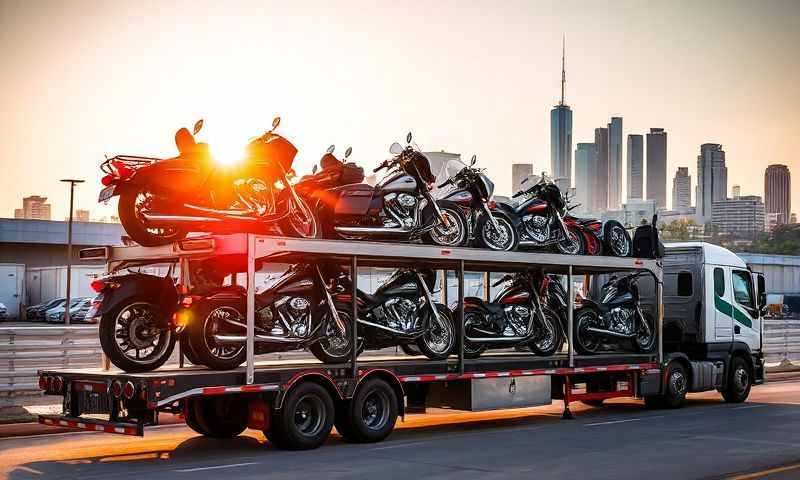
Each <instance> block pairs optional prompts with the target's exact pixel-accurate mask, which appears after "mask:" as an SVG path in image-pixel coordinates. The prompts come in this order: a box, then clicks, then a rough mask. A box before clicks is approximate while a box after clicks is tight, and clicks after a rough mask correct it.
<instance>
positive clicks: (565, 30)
mask: <svg viewBox="0 0 800 480" xmlns="http://www.w3.org/2000/svg"><path fill="white" fill-rule="evenodd" d="M731 3H733V2H713V1H709V2H703V3H702V4H693V3H687V2H670V3H665V4H657V5H641V4H637V3H636V2H621V3H619V5H618V8H616V9H614V11H613V12H611V11H610V10H609V9H606V8H603V7H602V6H601V5H591V4H589V5H587V4H584V3H582V2H566V3H561V2H536V3H528V2H513V1H512V2H508V3H506V4H504V5H503V6H502V7H501V8H497V9H491V10H489V11H487V10H486V9H484V8H481V7H480V6H478V5H474V6H468V5H467V6H462V5H460V4H458V3H453V2H449V3H448V2H444V3H439V4H436V5H427V4H425V5H423V4H414V3H412V4H404V5H402V6H395V5H392V6H389V5H382V6H375V5H370V4H368V3H361V4H358V3H353V4H351V5H350V6H348V7H347V8H346V9H345V10H346V14H345V15H340V14H339V13H341V12H340V10H341V7H334V6H330V5H325V4H324V3H313V2H303V3H300V4H292V5H282V4H263V3H260V2H259V3H248V2H241V3H240V4H239V5H238V6H237V8H236V9H231V10H230V11H228V12H225V13H224V14H219V15H216V14H210V12H211V10H210V9H211V8H212V5H211V4H208V3H203V2H193V3H185V2H179V1H178V2H174V3H170V4H159V8H158V9H154V8H152V6H148V4H146V3H145V4H141V3H137V4H126V5H123V6H114V7H112V6H110V5H106V6H103V5H102V4H96V3H83V4H79V2H73V3H70V4H69V5H67V4H59V3H55V4H44V3H39V4H37V3H33V2H27V3H4V4H3V5H2V6H0V9H2V10H0V22H2V28H1V29H0V35H2V36H3V42H0V50H1V51H2V52H3V56H4V61H5V63H4V76H3V77H2V78H0V84H1V85H2V88H0V98H2V102H3V104H4V106H5V109H6V110H5V113H6V114H5V115H4V116H3V117H2V118H0V162H2V166H3V173H4V178H5V179H6V180H7V181H6V185H5V186H6V188H4V189H3V191H1V192H0V215H2V216H12V215H13V210H14V208H18V202H19V199H20V198H22V197H24V196H27V195H31V194H41V195H46V196H48V197H49V199H50V202H51V203H52V205H53V208H54V211H53V218H63V217H64V216H65V215H66V213H67V212H66V210H67V205H68V202H67V197H68V192H67V189H64V188H62V186H61V185H59V184H58V179H59V178H63V177H65V176H75V177H78V178H83V179H85V180H86V184H84V185H82V186H81V187H78V188H77V189H76V206H79V207H80V208H90V209H92V211H95V210H96V211H97V215H99V216H101V215H111V214H114V205H113V204H111V205H109V206H103V205H98V204H97V203H96V199H97V194H98V192H99V190H100V187H101V186H100V177H101V172H100V171H99V169H98V165H99V163H100V162H101V161H102V159H103V155H104V154H109V155H113V154H116V153H129V154H141V155H153V156H162V157H168V156H171V155H174V154H175V146H174V144H173V134H174V132H175V130H177V128H179V127H182V126H191V125H192V124H193V123H194V121H195V120H197V118H200V117H202V118H204V119H205V121H206V126H205V127H204V131H203V132H202V133H201V135H200V140H201V141H207V142H209V143H210V144H211V146H212V149H214V150H217V149H219V150H221V151H225V150H226V148H227V149H230V150H229V151H236V150H237V149H241V148H242V147H243V146H244V144H245V143H246V141H247V139H248V138H249V137H251V136H253V135H256V134H258V133H260V132H263V131H264V130H266V129H267V128H268V126H269V123H270V121H271V119H272V117H273V116H275V115H280V116H281V117H282V119H283V121H282V124H281V127H280V131H281V133H283V134H285V135H286V136H287V137H288V138H290V139H291V140H292V141H293V142H294V143H295V144H296V145H297V147H298V149H299V152H300V153H299V154H298V159H297V161H296V162H295V165H294V166H295V168H296V170H297V171H298V172H299V173H304V172H308V171H310V169H311V166H312V165H313V164H314V163H316V161H317V160H318V159H319V156H320V155H321V153H322V152H323V151H324V149H325V147H327V146H328V145H329V144H331V143H336V144H337V145H339V146H344V145H353V148H354V154H353V156H352V157H351V158H352V160H353V161H356V162H357V163H359V164H361V165H362V166H364V168H365V169H368V168H372V167H374V166H375V165H377V163H378V162H380V161H381V160H383V159H384V158H386V156H387V149H388V145H389V144H390V143H391V142H393V141H395V140H399V139H402V137H403V136H404V135H405V133H406V132H408V131H409V130H411V131H412V132H413V134H414V137H415V141H416V142H417V143H418V144H419V145H420V147H421V148H423V149H424V150H427V151H436V150H439V149H442V148H444V149H447V150H448V151H456V152H461V153H462V154H463V155H464V156H465V158H468V157H469V156H471V154H473V153H475V154H477V155H478V159H479V163H480V164H482V166H486V167H488V169H489V170H488V173H489V174H490V176H491V177H492V178H493V179H496V182H497V190H498V192H501V193H507V192H509V191H510V190H511V188H510V187H511V178H510V176H509V174H508V172H509V169H510V165H511V164H512V163H518V162H531V163H533V165H534V167H533V170H534V171H542V170H548V165H549V164H550V153H551V152H550V147H551V146H550V132H549V130H548V121H549V116H548V113H549V111H550V110H551V109H552V106H553V103H554V102H553V99H554V97H555V96H556V95H557V90H556V89H557V88H558V87H557V84H558V81H559V73H560V72H558V68H557V65H559V63H560V60H561V58H560V56H561V51H560V50H561V43H562V35H566V37H567V38H568V39H569V41H570V62H569V69H570V88H569V104H570V105H571V108H572V109H573V115H574V118H573V126H572V127H573V128H572V131H573V143H577V142H590V141H592V140H593V138H592V134H593V130H594V128H595V127H596V126H599V125H605V124H606V123H607V122H608V119H609V118H610V116H611V115H620V116H622V117H624V118H625V132H624V133H629V132H636V133H642V134H643V133H645V132H647V131H649V128H650V127H652V126H661V127H663V128H665V129H666V130H667V131H668V132H669V135H670V136H669V157H668V161H667V171H669V172H671V171H674V169H675V168H677V167H678V166H688V167H689V173H690V174H691V175H692V176H693V177H695V178H697V172H696V170H695V165H694V161H693V159H695V158H696V156H697V146H698V145H700V144H702V143H706V142H709V141H711V142H718V143H721V144H724V145H725V147H726V151H727V153H728V168H729V176H730V178H731V180H735V181H736V182H737V183H740V184H741V185H742V190H743V191H744V192H748V193H756V194H760V195H763V192H762V189H763V178H761V175H757V176H756V175H752V174H751V173H752V168H753V166H754V165H757V166H758V170H759V171H763V169H764V168H766V166H767V165H769V164H772V163H780V164H785V165H788V166H789V168H790V170H794V171H797V169H798V162H800V159H798V158H797V155H796V154H795V152H796V150H797V145H796V140H795V138H796V132H797V131H800V109H797V108H796V105H798V104H800V84H798V82H796V81H794V79H796V78H798V76H800V60H798V59H797V57H796V55H793V54H792V46H793V45H797V44H798V43H800V32H798V29H797V28H796V25H795V24H794V22H793V21H791V19H793V18H797V15H798V14H800V5H798V4H797V3H796V2H793V3H792V2H784V3H774V4H773V7H772V8H761V7H760V6H758V5H755V4H751V3H748V2H741V3H737V5H736V7H735V8H734V7H733V6H731ZM151 5H154V4H151ZM423 6H424V8H423ZM687 7H691V8H687ZM155 10H158V12H157V13H156V11H155ZM418 10H423V11H425V21H424V22H420V21H419V15H418V14H419V11H418ZM87 11H90V12H91V13H92V14H91V15H86V12H87ZM312 11H313V15H311V16H309V12H312ZM276 14H277V15H276ZM125 16H128V17H130V18H136V19H137V21H136V22H134V23H130V24H123V23H121V22H119V21H118V19H119V18H122V17H125ZM367 19H368V20H367ZM620 20H622V21H623V23H622V24H618V23H616V22H617V21H620ZM445 25H446V26H447V29H446V30H444V29H442V28H440V27H441V26H445ZM590 26H591V28H588V27H590ZM198 30H201V31H205V32H211V33H209V35H207V36H204V37H202V38H198V37H197V35H196V32H197V31H198ZM445 32H446V33H445ZM398 35H402V37H403V38H407V39H408V40H407V41H405V42H396V41H394V40H392V39H393V38H396V37H397V36H398ZM365 39H369V41H365ZM677 39H680V42H678V41H676V40H677ZM595 45H603V46H604V48H606V49H607V51H613V52H615V55H614V56H613V57H608V56H598V55H596V49H595ZM264 46H268V47H264ZM264 48H266V49H267V50H268V52H269V54H268V55H267V56H266V57H267V58H269V62H264V63H263V64H258V63H259V62H253V61H252V59H253V58H255V57H257V56H259V55H262V54H263V52H264ZM653 52H658V54H653ZM600 57H602V58H600ZM131 58H136V59H137V61H138V62H139V63H138V68H136V69H133V70H131V69H130V68H128V66H126V64H127V63H129V61H130V59H131ZM443 58H446V59H448V61H442V59H443ZM408 65H413V68H408ZM554 67H555V68H554ZM699 71H702V72H704V74H703V75H699V76H698V75H696V72H699ZM98 72H110V73H113V72H125V76H124V79H122V80H121V79H119V78H115V79H114V80H113V81H112V80H111V78H112V76H113V75H105V74H103V75H98ZM378 72H379V73H378ZM423 72H424V74H423ZM763 72H771V74H770V75H764V74H763ZM164 75H169V76H170V78H172V79H173V81H171V82H168V83H167V84H165V82H163V81H162V80H161V79H162V78H163V76H164ZM320 78H325V81H324V82H320V80H319V79H320ZM400 99H402V100H400ZM744 132H746V134H745V133H744ZM31 165H35V166H36V167H37V173H36V174H35V175H32V174H31V170H30V167H31ZM625 177H626V176H623V183H625V181H626V178H625ZM665 183H666V180H665ZM623 187H624V185H623ZM797 197H800V196H797V195H796V196H795V198H793V199H792V202H793V205H792V211H794V212H797V211H799V210H800V199H798V198H797Z"/></svg>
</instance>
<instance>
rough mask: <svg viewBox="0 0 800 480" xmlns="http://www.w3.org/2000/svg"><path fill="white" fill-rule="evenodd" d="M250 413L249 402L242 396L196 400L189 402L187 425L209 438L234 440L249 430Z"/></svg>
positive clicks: (223, 396)
mask: <svg viewBox="0 0 800 480" xmlns="http://www.w3.org/2000/svg"><path fill="white" fill-rule="evenodd" d="M248 412H249V410H248V406H247V400H246V399H245V398H244V397H241V396H231V395H221V396H217V397H207V398H195V399H193V400H191V401H190V402H189V411H188V412H187V413H186V424H187V425H189V427H190V428H191V429H192V430H194V431H195V432H198V433H200V434H202V435H205V436H207V437H212V438H232V437H235V436H237V435H239V434H240V433H242V432H244V431H245V429H246V428H247V421H248V418H247V415H248Z"/></svg>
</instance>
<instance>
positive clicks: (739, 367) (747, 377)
mask: <svg viewBox="0 0 800 480" xmlns="http://www.w3.org/2000/svg"><path fill="white" fill-rule="evenodd" d="M752 386H753V376H752V375H751V374H750V367H748V365H747V362H745V361H744V359H743V358H742V357H733V358H732V359H731V367H730V371H729V373H728V378H727V379H726V381H725V388H724V389H722V398H724V399H725V401H726V402H728V403H741V402H744V401H745V400H747V397H748V396H749V395H750V387H752Z"/></svg>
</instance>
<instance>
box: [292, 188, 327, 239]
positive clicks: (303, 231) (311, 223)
mask: <svg viewBox="0 0 800 480" xmlns="http://www.w3.org/2000/svg"><path fill="white" fill-rule="evenodd" d="M287 204H288V208H289V215H288V217H287V218H286V220H285V222H286V228H285V230H286V231H285V232H284V233H285V234H286V235H290V236H293V237H298V238H319V236H320V224H319V220H318V219H317V216H316V215H314V212H313V211H312V210H311V208H310V207H309V206H308V203H306V201H305V200H303V199H302V198H299V201H295V200H294V198H293V197H291V196H290V197H289V200H288V201H287Z"/></svg>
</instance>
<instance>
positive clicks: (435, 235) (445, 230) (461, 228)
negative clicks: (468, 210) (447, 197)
mask: <svg viewBox="0 0 800 480" xmlns="http://www.w3.org/2000/svg"><path fill="white" fill-rule="evenodd" d="M438 203H439V209H440V210H441V211H442V216H443V217H444V218H445V219H446V221H447V223H448V225H447V226H445V225H442V224H441V223H440V222H439V219H434V221H435V222H436V226H435V227H434V228H433V229H432V230H431V231H430V232H428V233H427V234H425V237H426V238H425V240H426V243H430V244H433V245H438V246H440V247H463V246H464V245H466V244H467V241H468V240H469V235H468V232H467V219H466V217H464V214H463V213H462V212H461V210H460V209H459V208H458V206H456V205H455V204H452V203H450V202H438Z"/></svg>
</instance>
